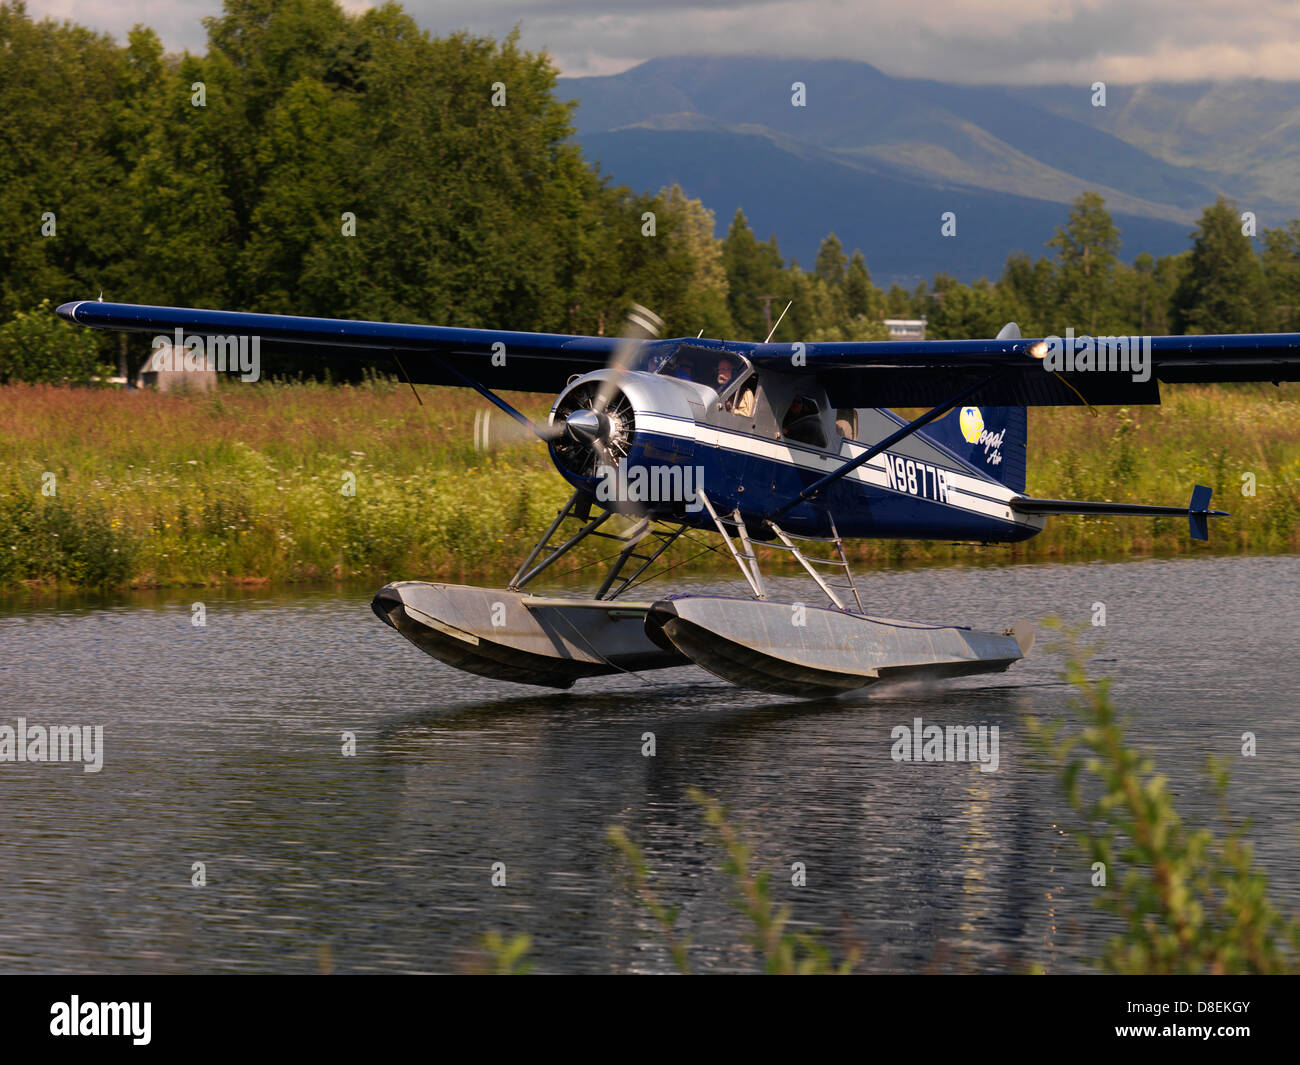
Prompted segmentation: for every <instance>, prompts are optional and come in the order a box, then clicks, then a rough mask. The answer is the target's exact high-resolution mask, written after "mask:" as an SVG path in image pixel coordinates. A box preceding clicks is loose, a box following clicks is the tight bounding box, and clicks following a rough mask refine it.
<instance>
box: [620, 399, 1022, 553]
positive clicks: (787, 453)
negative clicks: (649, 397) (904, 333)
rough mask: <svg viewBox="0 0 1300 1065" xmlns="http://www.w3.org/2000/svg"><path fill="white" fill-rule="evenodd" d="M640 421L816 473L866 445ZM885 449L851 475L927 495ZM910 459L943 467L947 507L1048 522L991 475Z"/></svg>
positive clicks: (669, 419)
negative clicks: (1017, 504) (903, 483)
mask: <svg viewBox="0 0 1300 1065" xmlns="http://www.w3.org/2000/svg"><path fill="white" fill-rule="evenodd" d="M636 425H637V429H643V430H645V431H646V432H650V433H659V434H661V435H664V436H680V437H685V438H687V439H691V438H694V440H695V442H696V443H697V444H703V445H705V446H712V447H715V448H722V449H724V450H726V451H732V452H735V453H736V454H742V455H758V456H760V457H761V458H765V459H771V460H773V461H775V462H780V463H784V464H785V465H787V466H798V467H800V468H801V469H805V470H813V471H816V472H818V473H830V472H831V471H832V470H834V469H837V468H838V467H839V466H841V465H842V464H843V463H845V462H847V461H849V460H850V459H853V458H856V457H857V456H858V455H861V454H862V453H863V452H864V451H866V450H867V448H866V445H864V444H861V443H858V442H857V441H853V440H843V439H842V440H841V442H840V453H839V455H828V454H826V453H825V452H820V451H810V450H805V449H804V448H796V447H790V446H789V445H788V444H785V443H782V442H781V441H779V440H764V439H762V438H761V437H757V436H753V435H752V434H748V433H735V432H731V431H730V430H727V429H720V428H719V427H717V426H715V425H704V424H701V423H700V422H696V421H694V420H692V419H690V418H678V417H675V416H673V415H669V414H657V413H652V412H649V411H637V413H636ZM887 454H888V452H886V453H885V454H880V455H876V456H874V457H873V458H870V459H868V460H867V461H866V462H865V463H864V464H863V465H861V466H859V467H858V468H857V469H856V470H851V471H850V472H849V473H848V475H847V476H848V477H849V478H851V479H853V480H856V481H860V482H862V483H863V484H866V485H869V486H871V487H872V488H877V489H879V490H881V491H884V492H893V493H894V494H896V495H900V496H905V497H907V498H909V499H915V498H926V497H918V496H916V495H914V494H913V493H910V492H906V491H900V490H899V489H898V488H896V487H895V483H894V478H893V477H891V476H890V473H889V471H888V469H887V468H886V455H887ZM911 461H913V462H924V463H925V465H927V466H931V467H933V468H935V469H936V470H940V471H942V473H943V480H944V486H945V488H946V503H947V505H948V506H952V507H955V508H956V509H958V510H965V511H968V512H970V513H973V514H980V515H983V516H985V517H990V518H996V519H997V520H999V521H1007V522H1012V523H1014V524H1016V525H1021V526H1026V527H1029V528H1035V529H1041V528H1042V527H1043V525H1044V524H1045V523H1046V522H1045V519H1044V518H1043V516H1042V515H1016V514H1015V513H1014V512H1013V511H1012V510H1011V506H1010V501H1011V500H1012V499H1014V498H1015V497H1016V496H1018V495H1020V493H1019V492H1015V491H1013V490H1012V489H1010V488H1008V487H1007V486H1006V485H1003V484H999V483H998V482H996V481H992V480H983V479H981V478H979V477H972V476H971V475H970V474H968V473H964V472H962V471H961V470H957V469H953V468H952V467H950V466H945V465H943V464H942V463H938V462H932V461H929V460H919V459H913V460H911ZM927 501H928V502H932V503H938V505H940V506H943V505H944V503H943V502H941V501H939V500H937V499H931V498H927Z"/></svg>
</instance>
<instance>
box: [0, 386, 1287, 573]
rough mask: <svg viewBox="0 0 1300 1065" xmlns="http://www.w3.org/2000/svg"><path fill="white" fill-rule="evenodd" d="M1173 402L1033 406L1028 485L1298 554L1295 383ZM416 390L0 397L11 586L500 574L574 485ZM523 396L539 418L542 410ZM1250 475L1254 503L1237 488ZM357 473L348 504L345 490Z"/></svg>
mask: <svg viewBox="0 0 1300 1065" xmlns="http://www.w3.org/2000/svg"><path fill="white" fill-rule="evenodd" d="M1166 393H1167V402H1166V404H1165V405H1164V406H1163V407H1159V408H1120V409H1117V410H1112V409H1106V410H1102V411H1101V412H1100V414H1099V416H1098V417H1092V416H1091V415H1090V414H1089V413H1087V412H1086V411H1080V410H1072V409H1071V410H1064V409H1063V410H1055V409H1045V410H1035V411H1033V412H1032V413H1031V421H1030V446H1031V456H1030V462H1029V490H1030V492H1031V493H1033V494H1035V495H1043V496H1054V497H1074V498H1094V499H1116V500H1119V499H1124V500H1131V501H1139V502H1162V503H1177V502H1182V501H1184V499H1185V498H1186V496H1187V494H1188V492H1189V491H1190V488H1191V485H1192V484H1193V483H1194V482H1200V483H1205V484H1209V485H1211V486H1212V487H1213V488H1214V489H1215V491H1216V502H1217V504H1218V505H1219V506H1221V507H1222V508H1223V509H1226V510H1231V511H1232V512H1233V517H1232V518H1231V519H1224V520H1223V521H1221V522H1218V523H1216V524H1215V526H1214V533H1213V535H1214V537H1215V540H1214V546H1213V548H1212V549H1213V550H1219V551H1259V552H1278V551H1289V550H1297V549H1300V528H1298V527H1300V522H1298V521H1297V518H1298V517H1300V398H1298V397H1300V393H1298V392H1297V389H1296V386H1284V387H1283V388H1282V389H1276V388H1273V387H1272V386H1258V387H1256V386H1236V387H1222V388H1215V387H1195V386H1185V387H1183V388H1178V389H1167V390H1166ZM421 396H422V398H423V400H424V405H423V406H421V405H419V404H418V403H417V402H416V400H415V398H414V397H413V396H412V394H411V391H410V389H409V388H408V386H406V385H405V384H402V383H399V382H395V381H391V380H382V379H381V380H375V381H371V382H368V383H365V384H362V385H358V386H340V385H329V384H315V383H274V382H263V383H261V384H258V385H255V386H250V385H237V384H232V385H225V386H224V387H222V388H221V389H220V390H219V391H217V392H215V393H208V394H196V393H192V394H187V393H179V394H178V393H167V394H164V393H157V392H152V391H138V392H120V391H115V390H107V389H105V390H94V389H80V388H67V387H59V386H53V385H18V384H13V385H7V386H4V387H0V588H15V587H20V586H23V585H28V586H36V587H41V586H63V587H70V586H75V587H85V586H118V585H132V586H137V587H149V586H159V585H186V584H223V583H224V584H237V583H262V582H291V581H310V580H321V579H331V578H333V579H342V578H351V577H366V578H373V579H382V580H388V579H395V578H398V577H406V578H449V579H491V580H501V579H503V577H504V576H506V575H507V574H508V573H509V572H510V571H512V569H513V567H514V565H516V564H517V563H518V561H519V559H520V557H521V556H522V554H523V553H524V552H525V551H526V550H527V548H528V547H529V546H531V543H532V541H533V540H534V539H535V538H536V536H537V535H538V534H539V533H540V532H541V530H542V528H543V527H544V525H545V523H546V522H548V521H549V520H550V518H551V517H552V516H553V515H554V512H555V509H556V508H557V507H558V506H559V505H560V504H561V503H562V502H563V500H564V499H565V497H566V496H567V494H568V492H567V486H566V485H565V484H564V482H563V480H562V479H561V478H560V477H559V475H558V474H557V473H556V472H555V471H554V470H553V468H552V467H551V465H550V462H549V459H548V458H547V455H546V450H545V448H544V447H542V446H540V445H537V444H531V443H528V444H518V445H514V446H510V447H507V448H505V449H503V450H501V451H498V452H495V453H492V454H486V455H485V454H481V453H478V452H476V451H475V450H474V449H473V445H472V441H473V423H474V414H475V411H476V410H480V409H482V408H483V407H484V406H485V404H484V403H483V402H482V401H481V400H480V399H478V397H476V396H473V395H472V394H471V393H468V392H466V391H463V390H459V389H456V390H452V389H431V388H426V389H422V390H421ZM510 398H511V400H512V402H515V403H516V404H517V405H518V406H520V407H521V408H522V409H523V410H525V411H526V412H528V413H529V414H531V415H532V416H534V417H538V418H540V417H543V416H544V414H545V411H546V408H547V404H548V402H549V399H548V398H546V397H539V396H535V395H515V396H511V397H510ZM1247 472H1249V473H1252V474H1254V476H1255V478H1256V480H1257V494H1256V495H1255V496H1254V497H1252V498H1248V497H1243V496H1242V495H1241V493H1240V487H1241V484H1242V481H1241V476H1242V474H1243V473H1247ZM348 473H350V474H353V475H354V476H355V479H356V493H355V495H354V496H347V495H344V494H343V492H342V491H341V489H342V488H343V487H344V475H345V474H348ZM47 474H53V477H54V480H53V482H52V485H53V488H54V494H52V495H51V494H42V486H43V485H44V486H47V491H48V486H49V485H50V484H51V482H50V480H49V478H48V477H47V476H46V475H47ZM1203 549H1204V548H1203V547H1201V546H1200V545H1194V544H1192V543H1191V542H1190V541H1189V540H1188V538H1187V524H1186V521H1185V520H1183V519H1180V518H1167V519H1136V518H1127V519H1117V520H1101V519H1085V518H1054V519H1051V520H1049V522H1048V527H1047V530H1046V531H1045V532H1044V533H1043V534H1041V535H1040V536H1038V537H1036V538H1035V539H1033V540H1031V541H1029V542H1028V543H1026V544H1023V545H1011V546H1007V545H1003V546H994V547H985V548H982V547H978V546H971V545H952V544H945V543H926V542H922V543H915V542H907V541H899V542H891V541H867V542H863V543H861V544H858V545H856V546H855V548H854V553H855V555H856V556H857V558H858V560H859V561H863V562H870V563H892V562H911V561H949V560H967V561H969V560H977V559H987V560H989V561H1005V560H1010V559H1035V558H1074V557H1094V556H1097V555H1115V554H1127V553H1176V552H1181V551H1188V550H1203ZM698 550H699V548H698V545H684V546H682V547H680V548H678V549H675V554H674V555H673V556H671V558H672V559H675V560H678V561H680V560H682V559H685V558H686V557H688V555H689V554H692V553H694V552H696V551H698ZM593 557H595V556H594V555H589V556H585V560H587V561H590V559H591V558H593ZM583 560H584V558H583V557H580V558H579V559H578V563H581V562H582V561H583ZM770 561H771V562H772V563H775V561H776V560H775V559H772V560H770ZM559 568H563V564H562V566H561V567H559Z"/></svg>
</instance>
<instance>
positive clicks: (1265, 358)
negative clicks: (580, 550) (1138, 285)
mask: <svg viewBox="0 0 1300 1065" xmlns="http://www.w3.org/2000/svg"><path fill="white" fill-rule="evenodd" d="M1125 339H1128V340H1130V341H1134V342H1140V341H1141V340H1143V339H1144V340H1145V341H1146V345H1145V346H1146V352H1145V354H1144V355H1143V358H1144V359H1145V360H1146V374H1145V376H1146V377H1147V379H1146V380H1135V377H1142V376H1144V374H1142V373H1134V372H1132V370H1127V371H1120V370H1104V371H1103V370H1075V371H1068V370H1058V371H1053V370H1049V369H1048V368H1047V367H1048V365H1049V363H1048V360H1047V358H1046V357H1044V356H1043V353H1044V349H1045V347H1046V345H1047V344H1048V341H1046V340H1036V339H1029V340H1026V339H1021V338H1019V337H1013V338H1006V339H998V340H909V341H891V340H885V341H869V342H861V343H827V344H805V345H802V351H801V352H800V351H799V350H797V347H798V346H796V345H793V344H756V345H753V346H752V350H750V351H747V352H746V354H748V355H749V357H750V358H751V360H752V361H753V362H754V363H755V365H756V366H758V367H759V369H760V370H761V369H762V367H764V366H769V367H771V368H773V369H780V370H783V371H786V372H804V373H809V374H813V375H815V376H816V377H817V379H818V380H819V381H820V382H821V384H822V385H823V386H824V387H825V389H826V392H827V395H828V396H829V398H830V402H831V404H832V405H833V406H837V407H926V406H934V405H936V404H939V403H943V402H944V401H945V400H947V399H948V398H949V397H951V396H952V395H954V394H955V393H957V392H960V391H961V390H962V389H964V388H968V387H971V386H973V385H975V384H977V383H978V382H980V381H983V380H986V379H987V378H989V377H991V376H993V375H995V374H996V375H997V376H996V379H995V380H993V381H991V382H990V383H989V384H987V385H985V386H984V387H983V388H981V389H980V390H979V391H977V392H975V393H974V394H972V395H971V397H970V398H969V399H968V400H967V401H966V402H969V403H972V404H976V405H984V406H1017V407H1018V406H1073V405H1078V404H1083V403H1090V404H1094V405H1097V406H1101V405H1105V404H1120V403H1123V404H1131V403H1138V404H1140V403H1159V402H1160V388H1159V383H1158V382H1159V381H1169V382H1203V383H1209V382H1215V381H1272V382H1274V383H1277V382H1279V381H1297V380H1300V333H1245V334H1240V335H1229V336H1167V337H1148V338H1136V337H1135V338H1125ZM1097 340H1098V344H1097V346H1098V347H1100V346H1101V342H1108V341H1110V340H1111V338H1107V337H1103V338H1097ZM1036 353H1037V354H1036ZM796 356H801V357H798V358H796ZM1094 358H1095V356H1094ZM1130 365H1132V363H1130Z"/></svg>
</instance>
